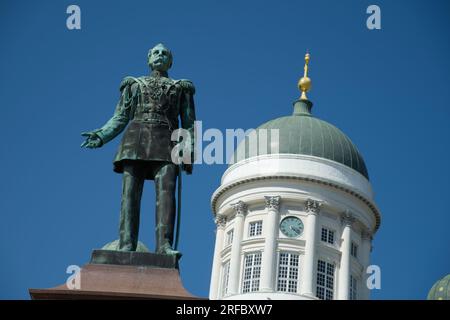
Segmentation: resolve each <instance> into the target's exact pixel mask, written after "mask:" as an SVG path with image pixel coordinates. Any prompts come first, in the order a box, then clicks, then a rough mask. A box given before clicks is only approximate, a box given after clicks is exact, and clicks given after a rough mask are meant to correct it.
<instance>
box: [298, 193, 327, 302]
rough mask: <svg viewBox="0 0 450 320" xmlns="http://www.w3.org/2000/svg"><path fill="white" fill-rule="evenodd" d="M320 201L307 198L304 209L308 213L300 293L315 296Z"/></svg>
mask: <svg viewBox="0 0 450 320" xmlns="http://www.w3.org/2000/svg"><path fill="white" fill-rule="evenodd" d="M321 206H322V203H320V202H318V201H315V200H312V199H307V200H306V203H305V211H306V212H307V213H308V218H307V219H306V226H305V240H306V244H305V258H304V261H303V275H301V280H302V282H301V294H302V295H305V296H310V297H315V294H314V274H315V270H316V268H315V263H316V237H317V216H318V215H319V211H320V208H321Z"/></svg>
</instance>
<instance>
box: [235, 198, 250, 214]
mask: <svg viewBox="0 0 450 320" xmlns="http://www.w3.org/2000/svg"><path fill="white" fill-rule="evenodd" d="M231 206H232V207H233V209H234V211H235V212H236V215H245V214H246V213H247V208H248V206H247V205H246V204H245V202H244V201H241V200H239V201H238V202H236V203H232V204H231Z"/></svg>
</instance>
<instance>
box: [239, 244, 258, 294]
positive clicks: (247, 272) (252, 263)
mask: <svg viewBox="0 0 450 320" xmlns="http://www.w3.org/2000/svg"><path fill="white" fill-rule="evenodd" d="M260 276H261V252H252V253H248V254H246V255H245V260H244V275H243V277H242V279H243V282H242V293H248V292H255V291H259V280H260Z"/></svg>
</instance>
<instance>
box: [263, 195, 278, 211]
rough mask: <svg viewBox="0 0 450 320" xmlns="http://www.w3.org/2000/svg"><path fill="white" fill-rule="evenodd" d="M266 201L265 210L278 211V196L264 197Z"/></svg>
mask: <svg viewBox="0 0 450 320" xmlns="http://www.w3.org/2000/svg"><path fill="white" fill-rule="evenodd" d="M264 198H265V199H266V208H267V209H274V210H276V211H278V210H279V209H280V202H281V201H280V200H281V197H280V196H265V197H264Z"/></svg>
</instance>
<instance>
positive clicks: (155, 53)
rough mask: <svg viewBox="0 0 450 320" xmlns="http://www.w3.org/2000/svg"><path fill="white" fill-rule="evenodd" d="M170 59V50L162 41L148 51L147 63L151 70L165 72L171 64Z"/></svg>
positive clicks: (171, 58)
mask: <svg viewBox="0 0 450 320" xmlns="http://www.w3.org/2000/svg"><path fill="white" fill-rule="evenodd" d="M172 61H173V57H172V52H170V50H169V49H168V48H167V47H166V46H165V45H163V44H162V43H158V44H157V45H156V46H154V47H153V48H152V49H150V50H149V51H148V65H149V67H150V68H151V69H152V70H157V71H164V72H166V71H167V70H169V69H170V67H171V66H172Z"/></svg>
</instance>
